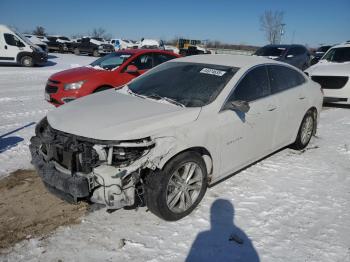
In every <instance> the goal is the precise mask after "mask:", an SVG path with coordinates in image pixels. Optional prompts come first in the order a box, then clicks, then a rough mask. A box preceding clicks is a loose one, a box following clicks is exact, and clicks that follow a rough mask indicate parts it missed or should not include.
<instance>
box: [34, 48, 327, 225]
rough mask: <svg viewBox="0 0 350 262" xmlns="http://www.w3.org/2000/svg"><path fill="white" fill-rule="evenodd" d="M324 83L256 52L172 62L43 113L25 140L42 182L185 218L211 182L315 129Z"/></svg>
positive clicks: (74, 195) (62, 192)
mask: <svg viewBox="0 0 350 262" xmlns="http://www.w3.org/2000/svg"><path fill="white" fill-rule="evenodd" d="M321 105H322V93H321V90H320V86H319V85H318V84H317V83H314V82H313V81H311V80H308V78H307V77H306V76H304V74H303V73H302V72H301V71H299V70H298V69H295V68H294V67H291V66H289V65H287V64H284V63H280V62H276V61H271V60H269V59H265V58H261V57H250V56H233V55H201V56H190V57H185V58H180V59H176V60H172V61H169V62H166V63H164V64H161V65H160V66H157V67H156V68H154V69H152V70H150V71H149V72H147V73H146V74H144V75H142V76H140V77H138V78H136V79H134V80H133V81H132V82H130V83H129V84H128V85H127V86H124V88H122V89H121V90H108V91H104V92H100V93H96V94H93V95H91V96H86V97H84V98H82V99H79V100H76V101H73V102H71V103H69V104H67V105H64V106H62V107H60V108H57V109H55V110H53V111H51V112H49V113H48V115H47V118H44V119H43V120H42V121H41V122H40V123H39V124H38V125H37V128H36V135H35V136H34V137H33V138H32V139H31V145H30V149H31V153H32V158H33V159H32V163H33V164H34V165H35V167H36V169H37V170H38V173H39V175H40V176H41V178H42V180H43V182H44V184H45V185H46V186H47V188H48V189H49V190H50V191H52V192H53V193H55V194H56V195H58V196H61V197H63V198H65V199H67V200H70V201H72V202H75V201H78V200H81V199H89V200H90V201H92V202H96V203H101V204H104V205H106V206H107V208H108V209H119V208H122V207H132V206H136V205H143V204H145V205H147V206H148V208H149V210H151V211H152V212H153V213H154V214H156V215H157V216H159V217H161V218H163V219H165V220H178V219H180V218H182V217H184V216H186V215H188V214H189V213H190V212H191V211H192V210H193V209H194V208H195V207H196V206H197V205H198V203H199V202H200V201H201V199H202V198H203V196H204V194H205V191H206V189H207V187H208V186H210V185H212V184H214V183H216V182H218V181H219V180H222V179H223V178H225V177H227V176H229V175H230V174H232V173H233V172H236V171H238V170H240V169H242V168H244V167H246V166H247V165H249V164H251V163H253V162H255V161H257V160H259V159H261V158H263V157H265V156H267V155H269V154H271V153H272V152H274V151H276V150H278V149H280V148H282V147H285V146H288V145H291V146H292V147H294V148H296V149H302V148H304V147H305V146H307V144H308V143H309V141H310V139H311V137H312V135H313V134H314V133H315V132H316V126H317V119H318V115H319V112H320V110H321Z"/></svg>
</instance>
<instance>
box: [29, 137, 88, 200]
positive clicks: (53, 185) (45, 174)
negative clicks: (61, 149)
mask: <svg viewBox="0 0 350 262" xmlns="http://www.w3.org/2000/svg"><path fill="white" fill-rule="evenodd" d="M31 142H32V143H31V145H30V147H29V148H30V152H31V155H32V164H33V165H34V166H35V168H36V170H37V172H38V174H39V176H40V177H41V179H42V181H43V182H44V185H45V186H46V187H47V188H48V190H49V191H50V192H51V193H53V194H55V195H56V196H58V197H59V198H61V199H64V200H66V201H67V202H70V203H76V202H77V201H78V199H84V198H88V197H89V196H90V191H89V182H88V179H87V178H86V177H83V176H79V175H70V174H66V173H63V172H60V171H58V170H57V169H56V168H55V165H54V164H53V163H50V162H46V161H45V160H44V158H43V156H42V155H41V154H40V153H39V147H38V146H37V145H36V144H35V141H33V139H32V141H31Z"/></svg>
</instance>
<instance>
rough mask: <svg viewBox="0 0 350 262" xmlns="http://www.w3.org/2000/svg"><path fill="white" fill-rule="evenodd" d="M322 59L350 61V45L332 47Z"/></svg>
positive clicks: (337, 61) (341, 61)
mask: <svg viewBox="0 0 350 262" xmlns="http://www.w3.org/2000/svg"><path fill="white" fill-rule="evenodd" d="M322 60H327V61H329V62H336V63H343V62H349V61H350V47H337V48H332V49H330V50H329V51H328V52H327V53H326V54H325V55H324V56H323V57H322Z"/></svg>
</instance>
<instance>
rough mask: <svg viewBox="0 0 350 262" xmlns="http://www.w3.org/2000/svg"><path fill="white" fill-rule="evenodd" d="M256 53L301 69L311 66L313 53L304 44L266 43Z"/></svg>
mask: <svg viewBox="0 0 350 262" xmlns="http://www.w3.org/2000/svg"><path fill="white" fill-rule="evenodd" d="M254 55H257V56H264V57H268V58H271V59H274V60H277V61H281V62H285V63H287V64H290V65H293V66H295V67H297V68H299V69H301V70H305V69H306V68H308V67H309V66H310V60H311V54H310V52H309V51H308V50H307V48H306V47H305V46H303V45H266V46H264V47H261V48H259V49H258V50H257V51H256V52H255V54H254Z"/></svg>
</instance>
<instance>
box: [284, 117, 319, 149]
mask: <svg viewBox="0 0 350 262" xmlns="http://www.w3.org/2000/svg"><path fill="white" fill-rule="evenodd" d="M315 122H316V119H315V113H314V112H313V111H312V110H309V111H308V112H307V113H306V114H305V116H304V118H303V121H302V122H301V124H300V127H299V131H298V135H297V138H296V140H295V142H294V143H293V144H292V145H291V146H290V147H291V148H293V149H296V150H302V149H304V148H305V147H306V146H307V145H308V144H309V142H310V140H311V137H312V135H313V134H314V133H315V127H316V125H315Z"/></svg>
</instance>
